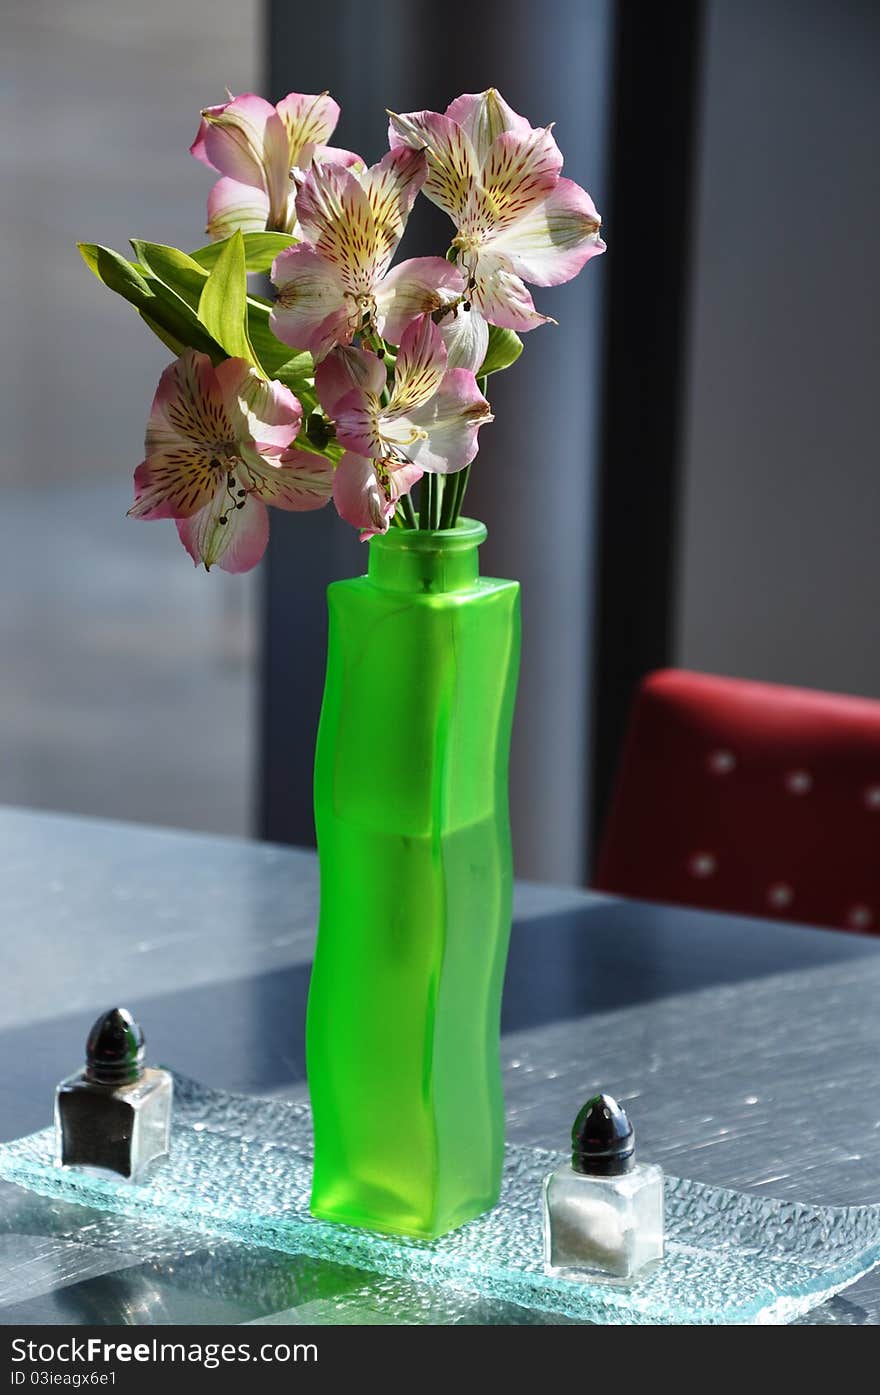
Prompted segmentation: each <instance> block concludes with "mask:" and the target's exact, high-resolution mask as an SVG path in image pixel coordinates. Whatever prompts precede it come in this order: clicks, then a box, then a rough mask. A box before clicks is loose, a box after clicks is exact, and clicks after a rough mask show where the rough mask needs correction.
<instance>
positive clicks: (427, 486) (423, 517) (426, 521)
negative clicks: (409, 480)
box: [419, 475, 434, 531]
mask: <svg viewBox="0 0 880 1395" xmlns="http://www.w3.org/2000/svg"><path fill="white" fill-rule="evenodd" d="M433 507H434V476H433V475H425V476H424V478H423V480H422V497H421V509H420V511H419V527H420V528H422V529H424V530H425V531H427V530H428V529H430V527H431V515H432V512H433Z"/></svg>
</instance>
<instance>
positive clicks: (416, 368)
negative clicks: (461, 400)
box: [383, 315, 446, 418]
mask: <svg viewBox="0 0 880 1395" xmlns="http://www.w3.org/2000/svg"><path fill="white" fill-rule="evenodd" d="M445 372H446V345H445V344H444V343H443V336H442V335H441V333H440V331H439V329H438V328H437V326H436V325H435V324H434V321H433V320H432V319H431V316H430V315H423V316H422V318H421V319H419V320H414V321H413V323H412V324H411V325H410V326H409V328H408V329H407V330H406V333H405V334H404V335H403V338H402V339H401V341H400V352H399V353H398V355H397V363H396V365H395V369H394V388H393V391H392V394H391V401H390V402H389V403H388V406H387V407H386V408H385V409H384V412H383V418H390V417H394V416H402V415H403V414H404V413H406V412H411V411H412V409H413V408H414V407H419V406H421V405H422V403H424V402H427V401H428V400H429V399H430V398H432V397H433V396H434V393H435V392H436V391H437V389H438V388H439V386H440V384H441V383H442V381H443V375H444V374H445Z"/></svg>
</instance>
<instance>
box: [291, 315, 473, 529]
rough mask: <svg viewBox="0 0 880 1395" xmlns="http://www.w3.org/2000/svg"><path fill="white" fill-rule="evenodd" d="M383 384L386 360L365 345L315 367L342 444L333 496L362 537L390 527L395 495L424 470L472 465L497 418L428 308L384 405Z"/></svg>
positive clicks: (403, 349) (403, 347) (405, 340)
mask: <svg viewBox="0 0 880 1395" xmlns="http://www.w3.org/2000/svg"><path fill="white" fill-rule="evenodd" d="M386 384H387V379H386V372H385V365H384V363H383V362H382V360H381V359H380V358H378V357H377V356H376V355H375V354H371V353H367V351H366V350H364V349H354V348H338V349H335V350H334V351H333V353H332V354H330V356H329V357H328V358H326V359H325V360H324V362H323V363H321V364H320V365H319V367H318V369H317V371H316V374H315V387H316V388H317V391H318V396H319V398H320V399H321V405H322V406H323V408H324V410H325V412H326V413H327V414H328V416H330V417H332V418H333V420H334V422H335V425H336V439H337V441H338V442H339V444H340V445H342V446H344V447H345V455H344V456H343V457H342V459H341V461H340V462H339V465H338V466H337V468H336V476H335V479H334V481H333V501H334V503H335V504H336V508H337V510H338V512H339V513H340V514H341V516H342V517H343V518H344V519H346V520H347V522H349V523H352V524H354V526H355V527H356V528H359V529H360V530H361V537H362V538H368V537H371V536H372V535H373V534H374V533H385V532H387V531H388V527H389V524H390V522H391V518H392V516H393V514H394V510H395V508H396V507H397V501H398V499H400V498H401V496H402V495H404V494H408V493H409V491H410V490H411V489H412V487H413V485H414V484H415V483H416V482H417V481H418V480H419V479H421V477H422V474H423V473H424V471H426V470H427V471H429V472H432V473H434V474H449V473H452V472H453V471H456V470H462V469H464V467H465V465H469V464H470V463H471V461H472V460H473V458H474V456H475V455H476V453H477V449H478V442H477V433H478V431H479V429H480V427H481V426H483V425H484V424H485V423H486V422H489V421H491V420H492V413H491V411H490V409H489V403H488V402H487V401H486V399H485V397H483V395H482V393H481V392H480V390H479V388H478V387H477V381H476V379H475V377H474V375H473V373H470V372H468V371H467V369H464V368H448V367H447V356H446V346H445V344H444V343H443V339H442V337H441V334H440V331H439V329H438V328H437V326H436V325H435V324H434V323H433V321H432V319H431V317H430V315H425V316H424V317H423V318H422V319H420V320H417V321H415V322H414V323H413V324H411V325H410V326H409V328H408V329H407V330H406V331H405V333H404V335H403V337H402V340H401V344H400V352H399V354H398V356H397V363H396V365H395V370H394V381H393V383H392V386H391V392H390V397H389V400H388V402H387V405H383V403H382V395H383V393H384V392H385V389H386Z"/></svg>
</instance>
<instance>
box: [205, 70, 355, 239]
mask: <svg viewBox="0 0 880 1395" xmlns="http://www.w3.org/2000/svg"><path fill="white" fill-rule="evenodd" d="M338 120H339V107H338V105H337V103H336V102H334V100H333V98H332V97H330V96H328V95H327V93H326V92H321V93H320V94H318V95H317V96H314V95H309V94H306V93H303V92H291V93H290V94H289V95H288V96H287V97H285V98H284V100H283V101H281V102H279V103H278V105H277V106H276V107H273V106H272V104H271V102H267V101H266V100H265V98H264V97H257V96H256V95H255V94H254V93H253V92H245V93H243V94H242V96H240V97H232V98H230V100H229V101H228V102H222V103H221V104H220V105H219V106H215V107H205V109H204V111H203V112H202V120H201V124H200V126H199V129H198V134H197V135H196V138H195V140H194V141H193V143H192V145H191V146H190V152H191V153H192V154H193V155H195V157H196V159H197V160H201V162H202V164H203V165H207V166H208V168H209V169H213V170H217V171H218V173H219V174H221V175H222V176H223V178H222V179H218V181H217V183H216V184H215V185H214V188H213V189H212V190H211V192H210V194H209V195H208V226H207V229H206V231H207V233H208V236H209V237H211V238H212V239H213V240H214V241H217V240H218V239H220V238H223V237H229V236H230V235H231V234H232V233H234V232H235V230H236V229H237V228H240V229H241V231H242V232H263V231H265V230H267V229H268V230H269V231H273V232H286V233H294V232H295V231H296V208H295V201H296V188H295V186H294V184H293V182H292V180H291V178H290V171H291V169H292V168H297V169H301V170H304V169H308V168H309V166H310V165H311V163H312V161H313V160H322V161H324V162H325V163H327V164H340V165H357V164H363V161H362V160H361V158H360V156H359V155H354V154H353V153H352V152H351V151H350V150H339V149H337V148H336V147H334V146H328V145H326V144H325V142H326V141H327V140H328V139H329V137H330V136H331V135H332V134H333V132H334V130H335V129H336V123H337V121H338Z"/></svg>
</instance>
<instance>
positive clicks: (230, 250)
mask: <svg viewBox="0 0 880 1395" xmlns="http://www.w3.org/2000/svg"><path fill="white" fill-rule="evenodd" d="M247 302H248V294H247V273H246V271H245V260H244V241H243V239H242V235H241V233H240V232H235V233H233V234H232V237H230V238H228V239H227V241H226V245H225V247H224V248H223V251H222V252H221V253H220V256H219V257H218V258H217V261H216V263H215V265H214V269H213V270H212V271H211V273H210V275H209V276H208V279H207V281H206V282H205V284H204V286H203V287H202V293H201V296H200V297H199V319H200V320H201V322H202V324H203V325H204V326H205V329H206V330H207V331H208V333H209V334H211V335H212V336H213V337H214V338H215V339H216V340H217V343H218V344H221V345H222V346H223V348H224V349H225V350H226V352H227V353H228V354H229V356H230V357H231V358H243V359H247V361H248V363H253V364H254V365H255V366H256V365H257V364H258V363H259V360H258V359H257V356H256V354H255V353H254V350H253V346H252V345H251V341H250V339H249V337H248V303H247Z"/></svg>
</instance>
